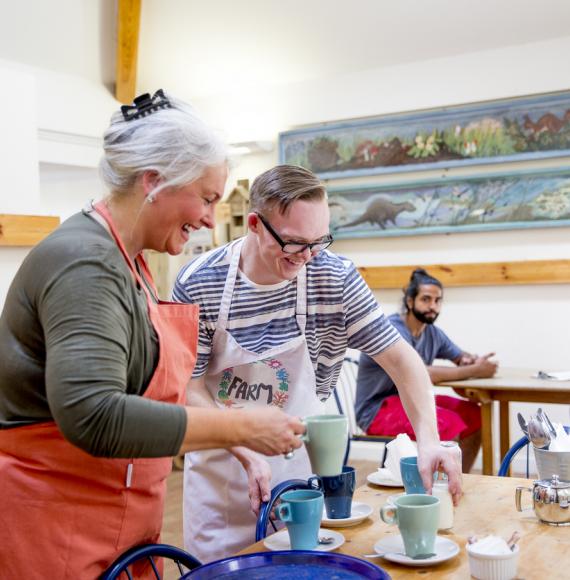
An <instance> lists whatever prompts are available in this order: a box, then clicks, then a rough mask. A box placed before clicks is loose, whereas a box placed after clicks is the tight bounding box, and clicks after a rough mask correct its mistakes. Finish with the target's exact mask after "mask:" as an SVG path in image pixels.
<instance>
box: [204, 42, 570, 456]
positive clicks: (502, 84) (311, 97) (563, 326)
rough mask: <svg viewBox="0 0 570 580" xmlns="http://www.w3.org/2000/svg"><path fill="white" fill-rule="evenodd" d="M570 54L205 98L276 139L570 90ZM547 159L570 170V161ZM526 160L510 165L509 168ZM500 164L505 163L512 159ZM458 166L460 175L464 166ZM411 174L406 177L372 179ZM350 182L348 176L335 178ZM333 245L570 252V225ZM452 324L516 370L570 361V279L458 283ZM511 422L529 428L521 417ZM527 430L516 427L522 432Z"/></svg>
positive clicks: (263, 159)
mask: <svg viewBox="0 0 570 580" xmlns="http://www.w3.org/2000/svg"><path fill="white" fill-rule="evenodd" d="M569 51H570V37H565V38H560V39H556V40H553V41H547V42H541V43H535V44H531V45H526V46H518V47H510V48H506V49H501V50H493V51H485V52H479V53H475V54H465V55H459V56H456V57H452V58H445V59H438V60H433V61H426V62H418V63H413V64H407V65H402V66H398V67H393V68H389V69H377V70H369V71H365V72H359V73H355V74H353V75H346V76H344V77H342V78H334V79H327V80H325V81H312V82H306V83H299V84H297V85H290V86H287V87H281V88H279V89H278V90H277V89H275V90H271V91H267V90H263V89H259V90H256V89H255V88H253V89H252V90H251V91H249V92H248V93H247V94H239V93H237V94H232V95H225V96H220V97H219V98H218V99H217V100H216V99H208V100H207V101H204V102H198V103H197V105H198V106H199V108H200V109H201V110H203V111H205V112H206V114H207V115H208V116H209V117H210V118H211V119H212V120H215V122H216V123H218V124H219V125H221V126H224V127H225V128H226V129H227V130H228V133H229V135H230V136H231V138H232V139H234V140H240V141H247V140H251V139H273V140H275V139H276V134H277V133H278V132H279V131H282V130H287V129H290V128H293V127H296V126H300V125H303V124H312V123H316V122H326V121H336V120H340V119H347V118H355V117H363V116H367V115H378V114H384V113H392V112H399V111H408V110H415V109H425V108H430V107H439V106H443V105H451V104H459V103H468V102H474V101H482V100H490V99H496V98H504V97H511V96H517V95H525V94H534V93H541V92H548V91H555V90H563V89H568V87H569V86H570V68H568V66H567V64H566V62H565V61H566V55H567V54H568V52H569ZM275 162H277V152H274V153H272V154H270V155H263V156H256V157H246V158H244V159H243V160H242V162H241V164H240V165H239V166H238V167H236V168H235V169H234V171H233V173H232V177H233V178H235V179H238V178H244V177H247V178H250V179H251V178H253V177H254V176H255V175H256V174H257V173H259V172H260V171H262V170H265V169H267V168H269V167H270V166H271V165H272V164H273V163H275ZM545 164H546V165H552V166H557V165H562V164H567V165H569V166H570V159H563V160H551V161H549V162H546V163H543V165H545ZM520 165H521V164H509V165H504V166H503V169H509V168H513V167H520ZM537 165H538V164H537V163H533V164H527V165H525V166H529V167H532V166H537ZM492 169H493V170H496V171H498V170H500V169H501V167H499V166H494V167H493V168H492ZM480 170H481V169H478V168H475V169H473V168H472V169H469V170H468V171H465V170H463V171H462V172H463V173H468V172H477V171H480ZM434 173H435V174H438V173H437V172H433V171H432V172H418V173H415V174H414V175H413V178H418V179H419V178H420V177H424V176H427V175H432V176H433V175H434ZM440 173H441V172H439V174H440ZM446 173H447V174H448V175H450V176H451V175H453V174H456V173H459V170H455V171H448V172H446ZM407 178H409V176H408V177H407ZM405 179H406V176H402V175H401V174H400V175H398V176H382V177H371V178H368V179H361V180H360V181H361V182H375V183H378V182H381V181H391V182H396V181H402V180H405ZM343 182H344V183H346V182H347V180H344V181H342V180H341V181H338V180H337V181H335V182H334V184H335V185H337V184H341V183H343ZM333 247H334V250H335V251H336V252H337V253H339V254H343V255H345V256H347V257H349V258H351V259H352V260H353V261H354V262H355V263H356V264H357V265H359V266H365V265H368V266H371V265H374V266H380V265H406V264H434V263H461V262H485V261H500V260H530V259H557V258H558V259H567V258H568V256H569V255H570V228H551V229H525V230H510V231H498V232H489V233H487V232H478V233H457V234H455V233H454V234H445V235H428V236H426V235H424V236H406V237H395V238H394V237H392V238H370V239H355V240H339V241H337V242H335V245H334V246H333ZM376 295H377V297H378V299H379V301H380V302H381V304H382V305H383V307H384V309H385V311H386V312H387V313H391V312H393V311H395V310H396V309H397V308H399V305H400V292H399V291H380V292H377V293H376ZM440 321H441V326H442V328H444V329H445V330H446V331H448V333H449V334H450V336H451V337H452V338H453V339H454V340H455V341H456V342H458V343H459V344H460V345H461V346H463V347H464V348H465V349H467V350H471V351H474V352H479V353H483V352H491V351H494V352H496V353H497V358H498V360H499V361H500V363H501V364H502V365H504V366H518V367H528V368H531V369H534V370H538V369H553V370H554V369H559V370H561V369H570V303H569V287H568V285H544V286H500V287H493V286H489V287H477V288H449V289H448V290H447V291H446V293H445V306H444V309H443V313H442V315H441V317H440ZM532 407H533V406H532V405H527V404H513V405H512V411H511V413H512V415H514V414H515V413H516V412H517V411H519V410H520V411H521V412H524V413H528V412H530V411H529V409H531V408H532ZM549 410H550V413H551V415H552V417H553V418H554V419H556V420H560V421H562V420H563V421H564V422H566V423H568V419H569V417H568V407H567V406H559V405H553V406H550V407H549ZM511 424H513V425H517V423H516V420H515V421H514V422H513V421H511ZM519 436H520V434H519V433H518V430H517V429H516V428H514V429H513V434H512V438H513V440H514V439H515V438H518V437H519ZM497 456H498V450H497Z"/></svg>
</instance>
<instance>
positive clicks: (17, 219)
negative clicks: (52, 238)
mask: <svg viewBox="0 0 570 580" xmlns="http://www.w3.org/2000/svg"><path fill="white" fill-rule="evenodd" d="M57 226H59V218H58V217H54V216H43V215H11V214H0V246H34V245H35V244H37V243H38V242H40V241H41V240H43V239H44V238H45V237H46V236H47V235H48V234H49V233H51V232H52V231H53V230H55V228H57Z"/></svg>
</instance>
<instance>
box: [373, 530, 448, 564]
mask: <svg viewBox="0 0 570 580" xmlns="http://www.w3.org/2000/svg"><path fill="white" fill-rule="evenodd" d="M374 551H375V552H376V553H377V554H379V555H380V556H382V557H383V558H384V559H386V560H390V562H397V563H398V564H405V565H406V566H433V565H434V564H439V563H440V562H445V561H446V560H450V559H451V558H454V557H455V556H457V554H459V546H458V545H457V544H456V543H455V542H454V541H452V540H449V539H447V538H442V537H441V536H437V537H436V539H435V556H432V557H431V558H425V559H423V560H414V559H413V558H410V557H409V556H406V554H405V553H404V542H403V541H402V536H400V535H397V536H388V537H386V538H382V539H381V540H378V541H377V542H376V543H375V544H374Z"/></svg>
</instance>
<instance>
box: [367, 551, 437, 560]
mask: <svg viewBox="0 0 570 580" xmlns="http://www.w3.org/2000/svg"><path fill="white" fill-rule="evenodd" d="M388 555H394V556H406V554H404V552H382V554H362V557H363V558H384V556H388ZM434 556H437V554H417V555H416V556H412V560H425V559H427V558H433V557H434ZM407 557H408V558H409V556H407Z"/></svg>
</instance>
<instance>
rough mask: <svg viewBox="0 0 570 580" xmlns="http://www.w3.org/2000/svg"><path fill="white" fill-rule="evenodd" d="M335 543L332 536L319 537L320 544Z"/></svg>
mask: <svg viewBox="0 0 570 580" xmlns="http://www.w3.org/2000/svg"><path fill="white" fill-rule="evenodd" d="M333 542H334V538H332V537H331V536H319V544H323V545H326V544H332V543H333Z"/></svg>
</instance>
